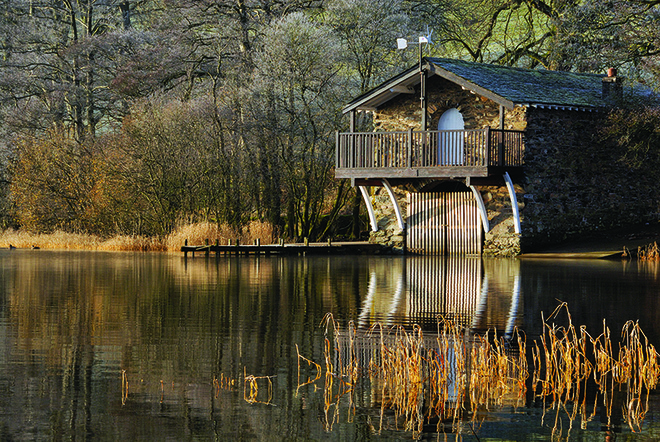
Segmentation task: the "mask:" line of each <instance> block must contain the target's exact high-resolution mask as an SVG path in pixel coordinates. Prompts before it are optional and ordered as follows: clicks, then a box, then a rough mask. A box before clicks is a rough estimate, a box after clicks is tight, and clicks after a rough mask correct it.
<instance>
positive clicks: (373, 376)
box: [298, 315, 528, 436]
mask: <svg viewBox="0 0 660 442" xmlns="http://www.w3.org/2000/svg"><path fill="white" fill-rule="evenodd" d="M324 325H325V329H326V338H325V345H324V359H325V367H324V370H325V376H323V375H322V374H321V371H322V370H323V368H322V367H321V365H320V364H317V363H315V362H313V361H310V360H309V359H307V358H305V357H304V356H302V355H300V353H299V352H298V390H299V389H300V388H301V387H302V386H306V385H310V384H314V385H315V383H316V382H317V381H320V379H322V378H323V379H324V385H323V387H322V388H323V392H324V399H325V410H324V411H325V422H324V424H325V427H326V429H328V430H330V429H332V426H333V424H334V423H335V422H337V420H338V411H339V404H340V401H341V400H342V399H343V398H347V401H348V406H349V419H350V416H351V415H352V414H354V412H355V411H354V410H355V405H354V400H353V396H354V394H355V388H356V386H357V385H358V384H359V380H360V378H361V377H365V376H367V377H368V378H369V381H370V384H371V389H372V391H374V392H375V394H376V395H377V396H378V397H379V399H380V404H381V413H380V416H381V418H380V422H379V423H378V425H373V427H374V431H376V432H377V433H380V431H382V429H383V427H384V426H385V422H384V421H385V416H386V415H387V410H392V411H394V420H395V425H396V427H397V428H399V429H403V430H406V431H410V432H412V434H413V435H414V436H418V435H419V434H420V433H421V431H422V429H423V426H424V423H425V422H427V421H436V422H437V426H438V430H440V428H441V427H442V426H443V425H444V423H445V422H450V423H451V426H452V428H455V427H456V426H458V425H460V422H461V420H462V419H464V418H466V417H469V418H470V419H474V417H475V416H476V411H477V410H478V409H479V408H481V407H488V406H490V405H491V404H501V403H502V402H503V398H504V397H505V396H506V397H511V396H512V395H513V397H515V398H516V400H518V399H519V398H523V397H524V393H525V380H526V378H527V377H528V373H527V364H526V361H525V357H524V354H525V341H524V339H523V338H521V337H520V336H519V338H518V339H517V340H516V341H514V344H515V345H517V346H518V347H517V348H516V349H515V350H514V351H510V350H507V349H506V347H507V346H506V345H505V342H504V340H503V339H502V338H498V337H497V336H496V335H495V336H494V337H491V338H490V339H489V337H488V336H484V337H480V338H478V339H476V340H471V339H469V337H468V335H467V334H466V332H465V330H463V329H462V328H461V327H459V326H458V325H456V324H454V323H452V322H450V321H443V322H442V324H441V326H442V328H443V332H442V333H440V332H439V333H438V336H437V337H436V338H435V339H433V338H429V337H426V336H425V335H424V333H423V331H422V329H421V328H420V327H418V326H414V327H413V328H412V330H406V329H404V328H403V327H393V328H391V329H385V328H384V327H383V326H382V324H376V325H375V326H374V327H372V328H371V329H369V330H368V331H360V332H358V330H356V329H355V327H354V325H353V323H352V322H350V323H349V324H348V327H347V328H346V330H342V329H341V328H340V327H339V325H338V324H337V322H336V321H335V320H334V319H333V318H332V315H326V317H325V319H324ZM330 335H332V336H333V337H334V338H333V340H331V339H330V338H329V337H328V336H330ZM491 339H492V340H493V341H494V343H491ZM301 363H302V364H301ZM312 367H313V368H314V374H313V375H306V374H304V373H303V372H304V371H305V369H309V368H312ZM470 386H471V387H472V388H470ZM315 387H316V385H315Z"/></svg>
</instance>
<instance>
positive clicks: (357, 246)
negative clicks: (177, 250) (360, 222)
mask: <svg viewBox="0 0 660 442" xmlns="http://www.w3.org/2000/svg"><path fill="white" fill-rule="evenodd" d="M181 251H182V252H183V256H184V257H186V258H187V257H188V253H191V254H192V257H193V258H194V257H195V253H204V255H205V256H209V255H210V254H211V253H215V255H216V256H220V255H361V254H365V255H366V254H370V255H374V254H379V253H386V252H387V251H388V249H387V247H384V246H382V245H380V244H371V243H368V242H366V241H351V242H336V243H333V242H330V241H328V242H326V243H309V242H307V241H305V242H304V243H293V244H284V243H283V242H280V243H279V244H268V245H262V244H260V243H259V242H258V241H257V242H255V244H239V243H238V241H236V242H235V243H234V244H231V243H229V244H227V245H220V244H218V241H216V243H215V244H209V243H208V242H207V244H204V245H188V242H187V241H186V244H185V245H184V246H183V247H181Z"/></svg>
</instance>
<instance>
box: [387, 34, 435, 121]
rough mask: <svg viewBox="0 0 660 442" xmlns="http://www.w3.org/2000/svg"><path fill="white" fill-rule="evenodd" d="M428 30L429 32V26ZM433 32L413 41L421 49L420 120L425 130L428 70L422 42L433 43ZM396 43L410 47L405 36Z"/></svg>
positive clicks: (402, 46) (400, 46)
mask: <svg viewBox="0 0 660 442" xmlns="http://www.w3.org/2000/svg"><path fill="white" fill-rule="evenodd" d="M426 30H427V32H428V28H427V29H426ZM432 34H433V31H431V32H430V33H428V35H426V36H425V37H424V36H420V37H419V38H418V41H417V42H411V43H412V44H418V45H419V50H418V54H419V66H418V69H419V89H420V91H419V94H420V97H419V100H420V106H421V112H422V118H421V120H422V121H421V122H420V125H421V130H423V131H425V130H427V129H428V121H427V120H428V117H427V114H428V109H427V106H426V102H427V97H426V71H425V70H424V66H423V64H422V62H423V56H422V55H423V54H422V44H424V43H426V44H429V43H431V35H432ZM396 44H397V48H398V49H405V48H407V47H408V40H406V39H405V38H397V39H396Z"/></svg>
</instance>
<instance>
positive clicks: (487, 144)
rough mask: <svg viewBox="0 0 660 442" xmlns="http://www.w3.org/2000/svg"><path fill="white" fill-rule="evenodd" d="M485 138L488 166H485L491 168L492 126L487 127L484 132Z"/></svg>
mask: <svg viewBox="0 0 660 442" xmlns="http://www.w3.org/2000/svg"><path fill="white" fill-rule="evenodd" d="M484 137H485V138H486V140H485V141H486V164H485V166H486V167H488V166H490V126H486V129H485V130H484Z"/></svg>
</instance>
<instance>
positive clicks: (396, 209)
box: [382, 179, 406, 230]
mask: <svg viewBox="0 0 660 442" xmlns="http://www.w3.org/2000/svg"><path fill="white" fill-rule="evenodd" d="M382 181H383V186H385V190H387V193H388V194H389V195H390V200H391V201H392V205H393V206H394V213H395V214H396V220H397V222H398V223H399V228H400V229H401V230H406V224H405V223H404V222H403V217H402V216H401V208H400V207H399V202H398V201H397V199H396V195H394V191H393V190H392V186H390V183H389V182H388V181H387V180H386V179H383V180H382Z"/></svg>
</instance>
